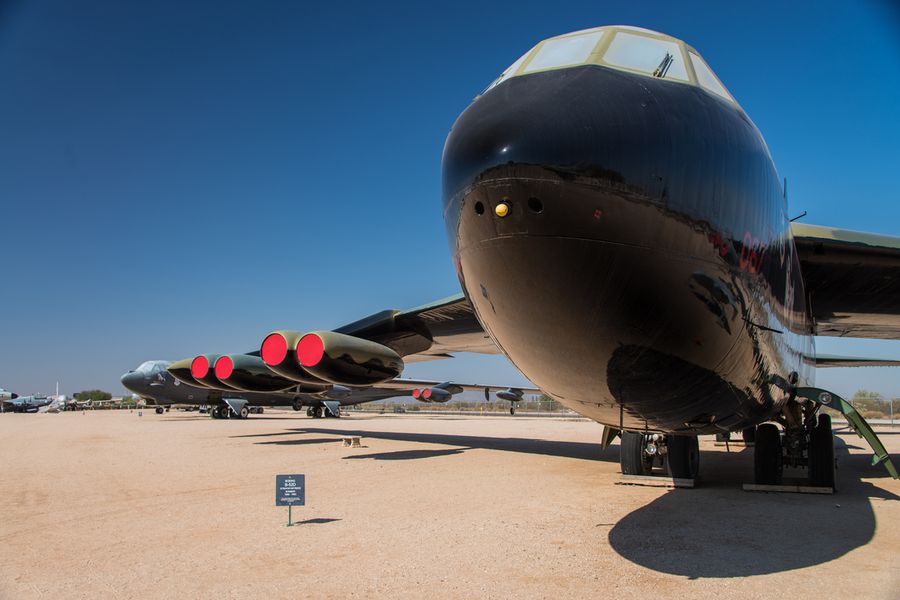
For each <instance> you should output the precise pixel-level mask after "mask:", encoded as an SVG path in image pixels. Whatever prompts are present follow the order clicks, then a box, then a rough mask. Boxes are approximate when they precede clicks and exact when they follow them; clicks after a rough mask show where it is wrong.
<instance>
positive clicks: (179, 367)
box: [166, 358, 200, 386]
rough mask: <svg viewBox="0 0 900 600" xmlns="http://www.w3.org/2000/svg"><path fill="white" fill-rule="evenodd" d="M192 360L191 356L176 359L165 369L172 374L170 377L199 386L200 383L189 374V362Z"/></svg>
mask: <svg viewBox="0 0 900 600" xmlns="http://www.w3.org/2000/svg"><path fill="white" fill-rule="evenodd" d="M193 361H194V359H193V358H185V359H183V360H176V361H175V362H173V363H172V364H171V365H169V367H168V369H166V370H167V371H168V372H169V373H171V374H172V377H174V378H175V379H177V380H178V381H180V382H181V383H186V384H188V385H193V386H199V385H200V384H199V383H198V382H197V380H196V379H194V377H193V376H192V375H191V363H192V362H193Z"/></svg>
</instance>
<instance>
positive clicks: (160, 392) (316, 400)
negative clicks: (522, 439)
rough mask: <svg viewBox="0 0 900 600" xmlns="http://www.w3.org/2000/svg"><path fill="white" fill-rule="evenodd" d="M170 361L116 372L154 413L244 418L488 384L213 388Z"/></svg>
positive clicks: (437, 394) (325, 411)
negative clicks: (178, 408)
mask: <svg viewBox="0 0 900 600" xmlns="http://www.w3.org/2000/svg"><path fill="white" fill-rule="evenodd" d="M171 364H172V363H171V362H170V361H166V360H151V361H146V362H144V363H142V364H141V365H140V366H138V368H137V369H134V370H131V371H128V372H127V373H125V374H124V375H122V378H121V381H122V385H124V386H125V387H126V388H127V389H128V390H129V391H131V392H133V393H135V394H137V395H138V396H140V397H142V398H144V399H145V400H149V401H152V402H153V403H154V404H155V405H156V413H157V414H162V413H163V412H164V411H165V409H166V407H169V406H172V405H174V404H186V405H196V406H212V407H213V408H212V410H211V411H210V416H211V417H213V418H216V419H222V418H230V417H237V418H247V416H248V415H249V414H251V413H253V412H256V413H262V412H263V408H262V407H264V406H284V407H291V408H293V409H294V410H295V411H300V410H303V408H304V407H305V408H306V414H307V416H309V417H313V418H326V417H340V414H341V413H340V408H341V407H342V406H352V405H356V404H362V403H365V402H373V401H375V400H383V399H385V398H393V397H396V396H401V395H407V394H410V395H412V396H413V397H414V398H415V399H416V400H419V401H421V402H447V401H448V400H450V399H451V398H452V397H453V396H454V395H455V394H459V393H461V392H463V391H467V390H469V391H471V390H483V391H484V394H485V398H488V397H489V396H488V394H489V392H490V389H491V388H490V386H482V385H478V384H474V385H473V384H457V383H454V382H439V381H426V380H414V379H395V380H393V381H390V382H385V383H384V384H382V385H380V386H375V387H365V388H349V387H345V386H341V385H333V384H327V385H321V386H318V388H317V389H309V388H301V387H300V386H298V385H297V384H296V383H294V384H293V385H291V386H290V387H289V388H287V389H283V390H278V391H268V392H264V391H248V390H238V389H235V388H228V389H222V388H219V389H214V388H211V387H209V386H205V385H197V384H196V383H195V382H193V381H192V380H190V379H189V380H187V381H185V380H184V378H183V377H182V378H178V377H176V376H174V375H173V374H171V373H170V372H169V370H168V369H169V367H170V366H171ZM525 391H534V390H529V389H528V388H509V389H507V390H503V391H499V392H497V396H498V397H499V398H502V399H505V400H509V401H510V402H511V404H512V405H513V406H514V404H513V403H515V402H518V401H519V400H521V399H522V398H523V397H524V393H525ZM512 412H513V413H515V410H514V409H512Z"/></svg>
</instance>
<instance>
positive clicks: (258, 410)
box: [256, 406, 263, 415]
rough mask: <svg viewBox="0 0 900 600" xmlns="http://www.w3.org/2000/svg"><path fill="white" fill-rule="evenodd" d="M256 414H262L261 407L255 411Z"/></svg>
mask: <svg viewBox="0 0 900 600" xmlns="http://www.w3.org/2000/svg"><path fill="white" fill-rule="evenodd" d="M256 414H258V415H261V414H263V407H262V406H260V407H259V408H257V409H256Z"/></svg>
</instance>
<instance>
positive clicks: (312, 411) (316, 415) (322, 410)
mask: <svg viewBox="0 0 900 600" xmlns="http://www.w3.org/2000/svg"><path fill="white" fill-rule="evenodd" d="M306 416H307V417H312V418H313V419H327V418H331V417H335V416H337V418H340V414H338V415H333V414H331V411H330V410H328V408H327V407H326V406H310V407H309V408H307V409H306Z"/></svg>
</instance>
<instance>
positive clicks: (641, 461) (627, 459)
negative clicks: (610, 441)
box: [619, 431, 653, 475]
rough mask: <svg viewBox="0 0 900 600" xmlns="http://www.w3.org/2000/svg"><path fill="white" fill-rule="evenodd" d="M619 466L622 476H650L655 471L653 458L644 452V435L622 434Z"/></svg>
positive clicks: (625, 432) (628, 432) (627, 432)
mask: <svg viewBox="0 0 900 600" xmlns="http://www.w3.org/2000/svg"><path fill="white" fill-rule="evenodd" d="M619 466H620V467H621V468H622V475H649V474H650V471H651V470H652V469H653V457H652V456H649V455H648V454H647V453H646V452H644V434H642V433H635V432H633V431H623V432H622V444H621V446H620V447H619Z"/></svg>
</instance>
